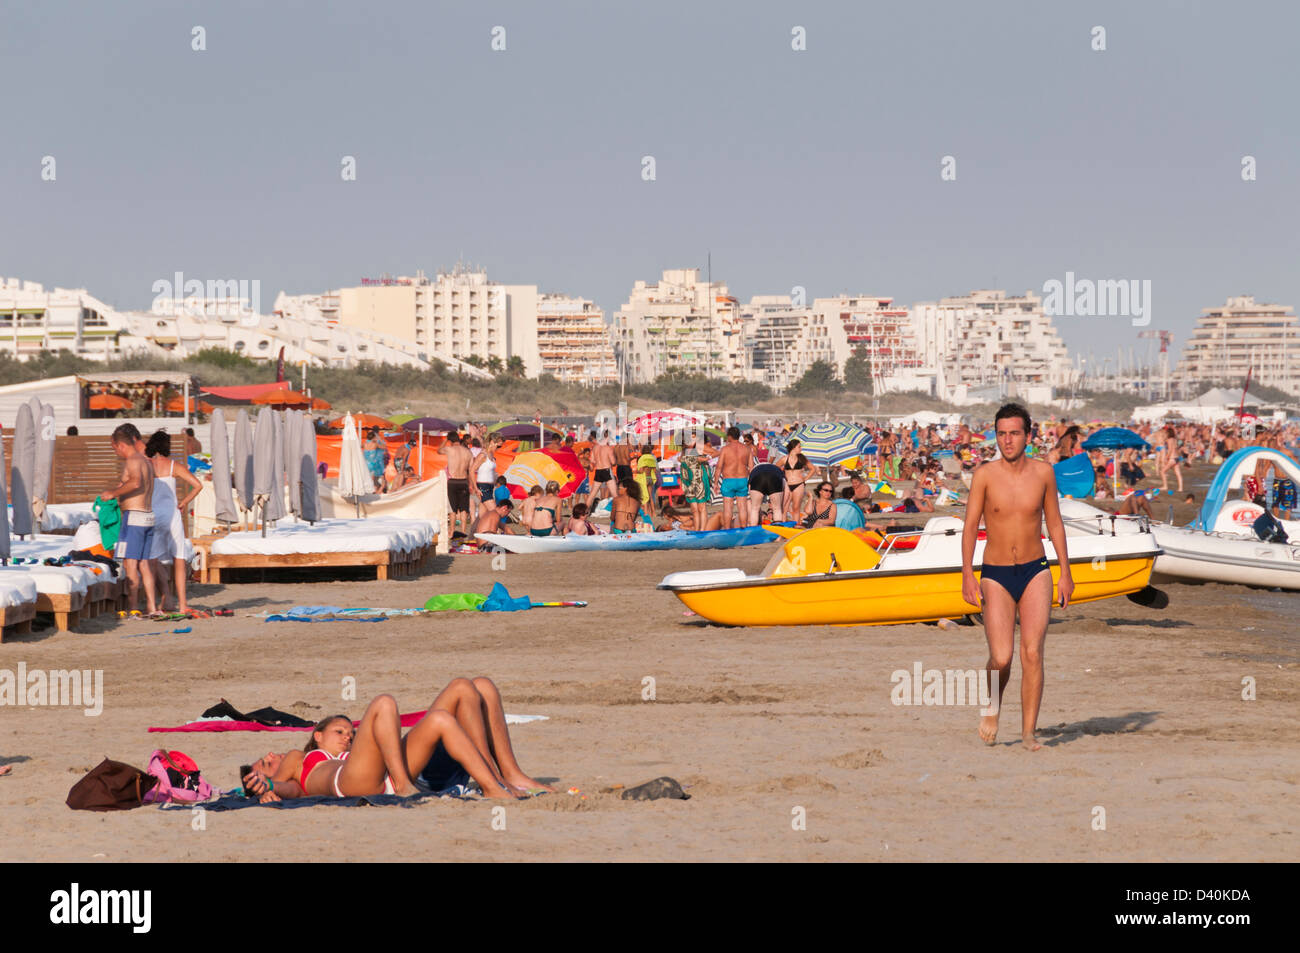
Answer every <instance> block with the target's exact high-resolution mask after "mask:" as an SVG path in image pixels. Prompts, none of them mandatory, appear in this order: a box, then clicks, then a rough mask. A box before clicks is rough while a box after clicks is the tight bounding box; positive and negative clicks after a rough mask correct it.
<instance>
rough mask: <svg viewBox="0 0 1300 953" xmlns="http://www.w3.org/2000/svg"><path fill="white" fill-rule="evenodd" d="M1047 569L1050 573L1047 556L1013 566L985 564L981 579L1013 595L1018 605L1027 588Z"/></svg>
mask: <svg viewBox="0 0 1300 953" xmlns="http://www.w3.org/2000/svg"><path fill="white" fill-rule="evenodd" d="M1045 569H1046V570H1048V571H1050V567H1049V566H1048V565H1047V557H1046V556H1043V557H1041V558H1039V559H1035V560H1032V561H1030V562H1027V563H1015V564H1014V565H1011V566H993V565H990V564H989V563H985V564H984V565H983V566H982V567H981V569H980V578H982V579H992V580H993V581H994V582H996V583H997V584H998V585H1000V586H1001V587H1002V588H1003V589H1005V590H1006V591H1007V592H1008V593H1010V594H1011V599H1012V601H1013V602H1017V603H1018V602H1020V597H1021V596H1023V595H1024V594H1025V588H1026V587H1027V586H1028V585H1029V584H1030V583H1031V582H1033V580H1034V579H1035V578H1036V577H1037V576H1038V574H1039V573H1040V572H1042V571H1043V570H1045Z"/></svg>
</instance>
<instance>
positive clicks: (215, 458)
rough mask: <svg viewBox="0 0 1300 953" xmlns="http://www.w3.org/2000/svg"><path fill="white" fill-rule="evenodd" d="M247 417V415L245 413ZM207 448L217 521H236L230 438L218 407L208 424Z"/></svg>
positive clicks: (237, 511)
mask: <svg viewBox="0 0 1300 953" xmlns="http://www.w3.org/2000/svg"><path fill="white" fill-rule="evenodd" d="M245 419H247V415H245ZM208 429H209V432H208V450H209V451H210V452H211V453H212V492H213V495H214V497H215V499H216V503H215V507H214V512H215V515H216V518H217V522H219V523H238V522H239V510H237V509H236V508H235V495H234V493H233V492H231V488H230V439H229V437H228V436H227V435H226V414H225V411H223V410H222V409H221V408H220V407H215V408H213V410H212V420H211V421H210V422H209V424H208Z"/></svg>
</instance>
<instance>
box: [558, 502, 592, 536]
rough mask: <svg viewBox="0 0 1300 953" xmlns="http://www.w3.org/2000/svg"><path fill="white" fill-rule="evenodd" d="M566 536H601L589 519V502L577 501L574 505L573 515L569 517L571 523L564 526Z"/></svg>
mask: <svg viewBox="0 0 1300 953" xmlns="http://www.w3.org/2000/svg"><path fill="white" fill-rule="evenodd" d="M564 535H565V536H599V535H600V530H598V529H597V528H596V527H595V526H594V525H593V524H592V522H591V520H589V519H587V504H586V503H576V504H574V507H573V516H571V517H569V523H568V525H567V526H565V527H564Z"/></svg>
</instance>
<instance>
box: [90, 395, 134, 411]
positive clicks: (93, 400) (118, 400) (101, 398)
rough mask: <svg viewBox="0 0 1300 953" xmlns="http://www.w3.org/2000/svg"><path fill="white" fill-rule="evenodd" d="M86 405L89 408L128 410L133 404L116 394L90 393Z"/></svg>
mask: <svg viewBox="0 0 1300 953" xmlns="http://www.w3.org/2000/svg"><path fill="white" fill-rule="evenodd" d="M86 406H88V407H89V408H90V409H91V410H130V409H131V408H132V407H134V406H135V404H133V403H132V402H131V401H129V400H127V399H126V398H125V397H119V396H118V395H117V394H92V395H91V396H90V400H88V401H86Z"/></svg>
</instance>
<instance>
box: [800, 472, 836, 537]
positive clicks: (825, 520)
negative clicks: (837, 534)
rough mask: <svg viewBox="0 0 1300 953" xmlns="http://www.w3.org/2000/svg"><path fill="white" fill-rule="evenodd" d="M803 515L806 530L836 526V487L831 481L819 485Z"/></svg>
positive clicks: (809, 498) (809, 499)
mask: <svg viewBox="0 0 1300 953" xmlns="http://www.w3.org/2000/svg"><path fill="white" fill-rule="evenodd" d="M803 515H804V520H803V524H802V525H803V527H804V528H805V529H816V528H817V527H819V526H834V525H835V515H836V514H835V487H833V486H831V484H830V482H829V481H823V482H822V483H819V484H817V492H816V494H814V495H813V496H810V497H808V505H807V506H805V507H804V514H803Z"/></svg>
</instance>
